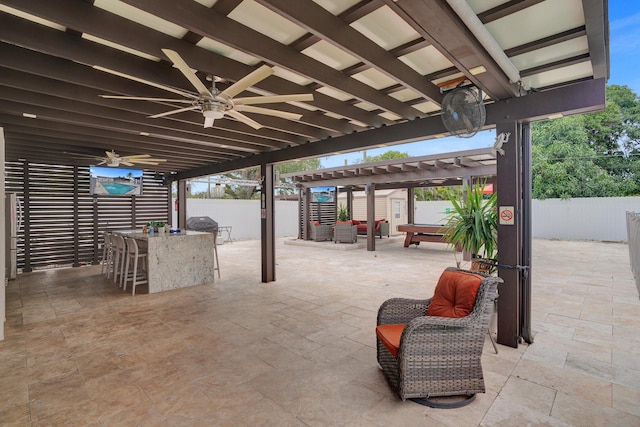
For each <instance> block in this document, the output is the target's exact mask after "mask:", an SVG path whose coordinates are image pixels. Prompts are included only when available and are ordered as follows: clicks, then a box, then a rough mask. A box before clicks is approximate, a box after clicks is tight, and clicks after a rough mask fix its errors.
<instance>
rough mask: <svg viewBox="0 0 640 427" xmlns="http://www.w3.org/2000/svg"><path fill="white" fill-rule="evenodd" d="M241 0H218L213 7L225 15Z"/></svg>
mask: <svg viewBox="0 0 640 427" xmlns="http://www.w3.org/2000/svg"><path fill="white" fill-rule="evenodd" d="M242 1H243V0H218V1H217V2H216V4H214V5H213V8H214V9H215V10H216V12H218V13H219V14H221V15H224V16H227V15H228V14H230V13H231V12H233V9H235V8H236V7H238V6H239V5H240V3H242Z"/></svg>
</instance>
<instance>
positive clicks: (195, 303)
mask: <svg viewBox="0 0 640 427" xmlns="http://www.w3.org/2000/svg"><path fill="white" fill-rule="evenodd" d="M377 242H378V243H382V242H384V243H386V244H378V245H377V249H378V250H377V251H376V252H367V251H365V250H362V249H351V250H341V249H347V245H334V244H333V243H314V244H312V245H304V246H298V245H291V244H284V243H285V239H280V240H278V242H277V248H276V251H277V252H276V253H277V272H276V274H277V281H276V282H273V283H269V284H263V283H261V282H260V260H259V257H260V244H259V242H258V241H245V242H233V243H230V244H224V245H222V246H220V247H219V254H220V260H221V267H222V269H221V270H222V279H220V280H218V281H216V283H214V284H209V285H204V286H199V287H194V288H189V289H183V290H178V291H173V292H167V293H163V294H154V295H148V294H145V293H144V290H142V291H141V293H140V294H139V295H136V296H135V297H131V295H130V294H128V293H127V294H123V293H122V292H121V291H119V290H118V289H117V287H115V286H114V285H113V284H112V283H110V282H108V281H106V280H105V279H103V278H102V276H101V275H100V267H99V266H92V267H84V268H79V269H66V270H55V271H47V272H37V273H31V274H24V275H21V276H20V277H19V279H18V280H16V281H13V282H11V283H10V284H9V286H8V288H7V328H6V340H5V341H4V342H0V378H1V381H0V425H3V426H4V425H16V426H23V425H25V426H26V425H34V426H36V425H65V426H70V425H80V426H93V425H96V426H117V425H123V426H133V425H148V426H168V425H171V426H174V425H175V426H385V427H387V426H476V425H482V426H514V425H518V426H523V425H551V426H566V425H576V426H578V425H579V426H605V425H606V426H639V425H640V357H639V356H640V301H639V299H638V293H637V290H636V286H635V282H634V280H633V277H632V274H631V271H630V267H629V254H628V249H627V246H626V245H624V244H616V243H596V242H566V241H551V240H535V241H534V263H533V309H532V312H533V331H534V332H535V333H536V336H535V343H534V344H533V345H530V346H527V345H521V346H520V347H519V348H518V349H513V348H508V347H504V346H499V351H500V352H499V354H495V353H494V352H493V349H492V347H491V344H490V342H489V341H488V340H487V342H486V344H485V352H484V355H483V366H484V373H485V381H486V384H487V393H486V394H481V395H478V397H477V399H476V400H475V402H473V403H472V404H471V405H469V406H467V407H465V408H462V409H454V410H442V409H440V410H439V409H431V408H426V407H423V406H420V405H417V404H415V403H413V402H410V401H407V402H402V401H400V400H399V399H398V398H397V397H396V396H395V395H394V394H393V393H392V392H391V391H390V389H389V387H388V385H387V383H386V381H385V379H384V377H383V375H382V372H381V370H380V369H379V367H378V366H377V362H376V356H375V334H374V327H375V318H376V310H377V308H378V306H379V305H380V303H382V301H384V300H385V299H387V298H390V297H396V296H405V297H423V296H430V295H431V294H432V292H433V288H434V286H435V282H436V280H437V278H438V276H439V274H440V273H441V271H442V270H443V269H444V268H445V267H446V266H449V265H453V264H454V263H455V261H454V258H453V255H452V254H451V253H450V252H449V251H447V250H446V247H445V246H444V245H441V244H436V243H426V244H425V243H423V244H421V245H420V246H419V247H417V248H416V247H412V248H408V249H405V248H403V247H402V244H401V240H399V239H397V238H396V239H391V240H390V241H387V240H386V239H385V240H383V241H382V242H381V241H380V240H378V241H377ZM305 243H308V242H305Z"/></svg>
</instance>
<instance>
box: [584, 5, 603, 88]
mask: <svg viewBox="0 0 640 427" xmlns="http://www.w3.org/2000/svg"><path fill="white" fill-rule="evenodd" d="M582 9H583V11H584V21H585V27H586V29H587V43H588V44H589V54H590V55H591V66H592V68H593V78H594V79H599V78H606V79H608V78H609V10H608V2H607V1H602V0H582Z"/></svg>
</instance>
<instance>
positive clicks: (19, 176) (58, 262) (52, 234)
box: [5, 162, 169, 272]
mask: <svg viewBox="0 0 640 427" xmlns="http://www.w3.org/2000/svg"><path fill="white" fill-rule="evenodd" d="M5 171H6V178H5V179H6V181H5V182H6V183H5V190H6V192H13V193H16V194H17V196H18V198H19V199H20V201H21V202H22V210H23V223H22V227H21V228H20V230H19V233H18V268H19V269H22V271H24V272H28V271H32V270H34V269H43V268H51V267H61V266H80V265H85V264H93V263H97V262H99V261H100V258H101V256H102V249H101V248H102V243H103V238H102V231H103V230H117V229H120V230H122V229H132V228H140V229H142V227H143V225H144V224H146V223H147V222H149V221H165V222H166V221H167V218H168V209H169V204H168V201H167V200H168V199H167V197H168V191H169V189H168V188H167V187H166V186H165V185H164V183H163V180H162V178H161V177H160V176H156V174H155V173H154V172H146V171H145V173H144V176H143V189H142V195H141V196H133V197H131V196H129V197H123V196H94V195H91V194H90V193H89V180H90V177H89V168H88V167H74V166H65V165H45V164H37V163H28V162H24V163H21V162H14V163H6V164H5Z"/></svg>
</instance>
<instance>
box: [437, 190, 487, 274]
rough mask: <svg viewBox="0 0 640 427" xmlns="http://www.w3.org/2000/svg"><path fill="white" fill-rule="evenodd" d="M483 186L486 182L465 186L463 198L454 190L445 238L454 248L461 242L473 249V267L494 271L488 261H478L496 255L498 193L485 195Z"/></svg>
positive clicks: (465, 248) (461, 244)
mask: <svg viewBox="0 0 640 427" xmlns="http://www.w3.org/2000/svg"><path fill="white" fill-rule="evenodd" d="M484 188H485V183H476V184H474V185H473V186H472V187H467V186H465V187H464V189H463V195H464V197H463V199H462V200H461V199H460V198H459V197H458V196H457V195H455V196H454V195H452V194H451V196H450V198H449V201H450V202H451V204H452V205H453V211H452V212H451V213H450V214H449V215H448V216H447V220H446V225H445V227H446V228H445V231H444V238H445V239H446V240H447V242H448V243H449V244H450V245H451V246H452V247H453V248H456V247H458V246H459V247H461V248H462V250H464V251H467V252H470V253H471V257H472V260H471V261H472V262H471V269H472V270H481V271H491V267H490V265H489V264H484V263H482V262H478V261H482V260H494V259H495V258H496V255H497V249H498V243H497V237H498V215H497V211H496V204H497V201H498V195H497V194H496V193H493V194H491V195H490V196H489V197H488V198H486V199H485V197H484ZM454 250H455V249H454Z"/></svg>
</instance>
